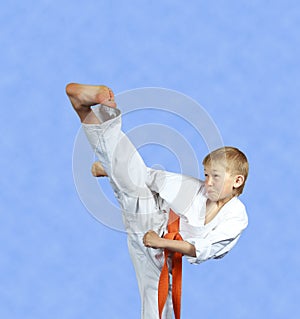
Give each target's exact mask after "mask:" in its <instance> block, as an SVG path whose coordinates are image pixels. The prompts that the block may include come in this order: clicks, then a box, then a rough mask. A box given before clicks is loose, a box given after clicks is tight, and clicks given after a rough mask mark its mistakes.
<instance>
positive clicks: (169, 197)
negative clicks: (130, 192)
mask: <svg viewBox="0 0 300 319" xmlns="http://www.w3.org/2000/svg"><path fill="white" fill-rule="evenodd" d="M147 171H148V176H147V180H146V184H147V186H148V187H149V188H150V190H151V191H154V192H155V193H158V194H159V196H160V197H161V198H162V199H163V200H165V201H166V202H167V204H168V205H169V206H170V208H172V210H173V211H174V212H175V213H176V214H178V215H180V216H183V215H185V213H186V212H187V211H188V210H189V208H190V206H191V203H192V202H193V200H194V198H195V197H196V195H197V194H198V192H199V190H200V188H201V187H202V182H201V181H200V180H198V179H196V178H193V177H190V176H186V175H181V174H176V173H171V172H167V171H162V170H154V169H151V168H148V169H147Z"/></svg>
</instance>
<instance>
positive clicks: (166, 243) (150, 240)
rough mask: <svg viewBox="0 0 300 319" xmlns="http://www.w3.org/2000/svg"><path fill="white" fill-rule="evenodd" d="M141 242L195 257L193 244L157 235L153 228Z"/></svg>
mask: <svg viewBox="0 0 300 319" xmlns="http://www.w3.org/2000/svg"><path fill="white" fill-rule="evenodd" d="M143 243H144V245H145V246H146V247H150V248H155V249H156V248H161V249H167V250H169V251H171V252H178V253H181V254H183V255H186V256H190V257H196V248H195V246H194V245H192V244H190V243H188V242H186V241H182V240H171V239H165V238H162V237H159V236H158V234H157V233H156V232H154V231H153V230H149V231H148V232H147V233H146V234H145V235H144V238H143Z"/></svg>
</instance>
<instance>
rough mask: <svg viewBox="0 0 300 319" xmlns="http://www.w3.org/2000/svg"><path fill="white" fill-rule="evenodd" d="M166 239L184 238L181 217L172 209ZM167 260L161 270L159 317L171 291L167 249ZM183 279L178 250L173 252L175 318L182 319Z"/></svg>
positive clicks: (166, 251)
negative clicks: (180, 229) (180, 225)
mask: <svg viewBox="0 0 300 319" xmlns="http://www.w3.org/2000/svg"><path fill="white" fill-rule="evenodd" d="M164 238H166V239H172V240H182V237H181V235H180V234H179V217H178V216H177V215H176V214H175V213H174V212H173V211H172V209H170V214H169V222H168V233H167V234H166V235H165V236H164ZM164 254H165V262H164V265H163V268H162V270H161V274H160V278H159V283H158V311H159V318H160V319H161V315H162V312H163V308H164V306H165V303H166V301H167V298H168V293H169V269H168V255H169V251H168V250H167V249H165V251H164ZM181 281H182V254H181V253H178V252H174V253H172V301H173V310H174V314H175V319H180V308H181Z"/></svg>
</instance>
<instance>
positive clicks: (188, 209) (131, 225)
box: [83, 105, 248, 319]
mask: <svg viewBox="0 0 300 319" xmlns="http://www.w3.org/2000/svg"><path fill="white" fill-rule="evenodd" d="M94 112H95V114H96V116H97V117H98V118H99V120H100V122H101V124H83V128H84V130H85V133H86V135H87V138H88V140H89V142H90V144H91V146H92V147H93V149H94V151H95V153H96V155H97V156H98V158H99V160H100V162H101V163H102V165H103V167H104V169H105V171H106V173H107V174H108V176H109V179H110V183H111V185H112V187H113V190H114V194H115V196H116V198H117V200H118V202H119V204H120V206H121V209H122V214H123V221H124V224H125V228H126V231H127V234H128V247H129V253H130V255H131V259H132V262H133V265H134V267H135V271H136V275H137V280H138V284H139V290H140V295H141V301H142V318H145V319H150V318H158V307H157V287H158V280H159V276H160V270H161V268H162V265H163V250H161V249H151V248H146V247H145V246H144V245H143V236H144V234H145V233H146V232H147V231H148V230H150V229H152V230H154V231H156V232H157V233H158V234H159V235H163V234H164V233H165V232H166V231H167V223H168V215H169V209H170V208H172V209H173V211H174V212H175V213H177V214H178V215H179V216H180V233H181V235H182V237H183V239H184V240H186V241H188V242H190V243H192V244H193V245H194V246H195V248H196V253H197V256H196V257H188V256H186V258H187V259H188V261H189V262H190V263H196V264H199V263H201V262H203V261H205V260H207V259H211V258H218V257H222V256H223V255H224V254H226V253H227V252H228V251H229V250H230V249H231V248H232V247H233V246H234V245H235V244H236V242H237V240H238V238H239V237H240V234H241V232H242V231H243V229H245V228H246V226H247V222H248V220H247V214H246V210H245V207H244V205H243V204H242V203H241V201H240V200H239V199H238V198H237V197H234V198H232V199H231V200H230V201H229V202H228V203H226V204H225V205H224V206H223V207H222V209H221V210H220V211H219V213H218V215H217V216H216V217H215V218H214V219H213V220H212V221H211V222H210V223H208V224H207V225H204V221H205V210H206V200H207V198H206V196H205V189H204V183H203V182H202V181H200V180H197V179H195V178H192V177H189V176H183V175H180V174H175V173H169V172H165V171H159V170H153V169H150V168H147V167H146V166H145V164H144V162H143V160H142V158H141V157H140V155H139V154H138V152H137V151H136V149H135V147H134V146H133V145H132V143H131V142H130V140H129V139H128V138H127V136H126V135H125V134H124V133H123V132H122V131H121V112H120V111H119V110H118V109H114V108H110V107H106V106H103V105H100V106H97V107H96V108H95V109H94ZM170 292H171V290H170ZM171 317H172V301H171V298H170V295H169V298H168V301H167V304H166V306H165V309H164V313H163V318H171Z"/></svg>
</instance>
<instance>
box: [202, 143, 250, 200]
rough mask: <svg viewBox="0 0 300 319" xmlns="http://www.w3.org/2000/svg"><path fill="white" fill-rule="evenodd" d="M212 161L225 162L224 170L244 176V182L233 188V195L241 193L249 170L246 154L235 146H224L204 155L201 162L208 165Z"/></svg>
mask: <svg viewBox="0 0 300 319" xmlns="http://www.w3.org/2000/svg"><path fill="white" fill-rule="evenodd" d="M214 161H216V162H218V163H222V164H225V168H226V171H227V172H229V173H230V174H232V175H242V176H244V183H243V184H242V185H241V186H239V187H238V188H236V189H235V190H234V193H235V195H237V196H239V195H240V194H242V192H243V189H244V186H245V182H246V179H247V177H248V172H249V164H248V160H247V157H246V155H245V154H244V153H243V152H241V151H240V150H239V149H238V148H236V147H231V146H224V147H221V148H218V149H216V150H214V151H212V152H211V153H209V154H208V155H206V156H205V158H204V159H203V161H202V164H203V165H204V166H209V165H211V164H212V163H213V162H214Z"/></svg>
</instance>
